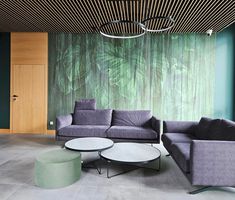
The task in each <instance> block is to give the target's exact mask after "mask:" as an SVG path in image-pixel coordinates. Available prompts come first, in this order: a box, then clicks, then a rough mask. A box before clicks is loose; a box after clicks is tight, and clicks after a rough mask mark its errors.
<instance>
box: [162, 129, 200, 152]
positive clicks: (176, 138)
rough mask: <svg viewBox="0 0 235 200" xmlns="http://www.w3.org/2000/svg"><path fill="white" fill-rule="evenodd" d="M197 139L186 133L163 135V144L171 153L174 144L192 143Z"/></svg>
mask: <svg viewBox="0 0 235 200" xmlns="http://www.w3.org/2000/svg"><path fill="white" fill-rule="evenodd" d="M195 139H196V137H195V136H193V135H191V134H184V133H164V134H163V135H162V142H163V143H164V146H165V147H166V148H167V150H168V151H171V145H172V144H174V143H190V142H191V141H192V140H195Z"/></svg>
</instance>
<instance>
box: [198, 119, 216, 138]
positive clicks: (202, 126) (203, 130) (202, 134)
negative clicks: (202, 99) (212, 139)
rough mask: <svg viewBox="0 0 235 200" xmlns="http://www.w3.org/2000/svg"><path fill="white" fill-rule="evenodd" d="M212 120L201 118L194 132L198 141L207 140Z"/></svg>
mask: <svg viewBox="0 0 235 200" xmlns="http://www.w3.org/2000/svg"><path fill="white" fill-rule="evenodd" d="M212 120H213V119H211V118H207V117H202V118H201V120H200V122H199V124H198V127H197V130H196V132H195V136H196V137H197V138H198V139H200V140H206V139H208V135H209V130H210V125H211V122H212Z"/></svg>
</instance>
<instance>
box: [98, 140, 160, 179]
mask: <svg viewBox="0 0 235 200" xmlns="http://www.w3.org/2000/svg"><path fill="white" fill-rule="evenodd" d="M99 154H100V157H101V158H103V159H104V160H106V161H107V162H108V163H111V162H116V163H122V164H130V165H137V166H138V167H140V166H143V165H144V164H147V163H150V162H152V161H155V160H158V169H157V171H159V170H160V165H161V163H160V158H161V152H160V151H159V150H158V149H157V148H155V147H153V146H150V145H147V144H140V143H131V142H120V143H115V144H114V145H113V147H112V148H110V149H106V150H104V151H101V152H100V153H99ZM128 171H130V170H128ZM128 171H124V172H122V173H119V174H115V175H112V176H110V175H109V166H108V165H107V177H108V178H111V177H113V176H117V175H120V174H123V173H126V172H128Z"/></svg>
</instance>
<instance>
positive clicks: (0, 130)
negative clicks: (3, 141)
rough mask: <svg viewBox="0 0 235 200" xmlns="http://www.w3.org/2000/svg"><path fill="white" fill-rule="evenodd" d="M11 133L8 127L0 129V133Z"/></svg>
mask: <svg viewBox="0 0 235 200" xmlns="http://www.w3.org/2000/svg"><path fill="white" fill-rule="evenodd" d="M7 133H11V131H10V129H0V134H7Z"/></svg>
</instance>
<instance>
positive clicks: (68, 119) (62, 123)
mask: <svg viewBox="0 0 235 200" xmlns="http://www.w3.org/2000/svg"><path fill="white" fill-rule="evenodd" d="M72 121H73V117H72V115H71V114H69V115H61V116H58V117H56V131H58V130H59V129H61V128H63V127H66V126H69V125H71V124H72Z"/></svg>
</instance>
